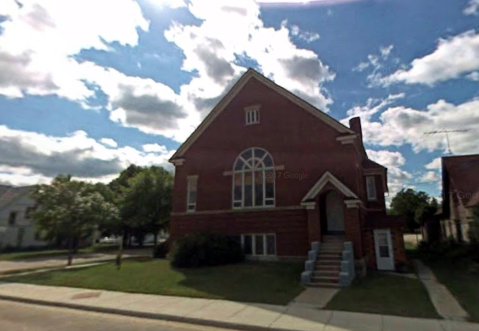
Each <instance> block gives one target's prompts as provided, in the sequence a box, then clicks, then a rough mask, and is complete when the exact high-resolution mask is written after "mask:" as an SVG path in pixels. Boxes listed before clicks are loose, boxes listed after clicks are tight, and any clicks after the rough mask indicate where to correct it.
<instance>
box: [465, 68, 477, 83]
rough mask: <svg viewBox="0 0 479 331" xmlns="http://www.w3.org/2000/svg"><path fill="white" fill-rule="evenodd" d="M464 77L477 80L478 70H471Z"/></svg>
mask: <svg viewBox="0 0 479 331" xmlns="http://www.w3.org/2000/svg"><path fill="white" fill-rule="evenodd" d="M466 78H467V79H469V80H472V81H474V82H477V81H479V71H474V72H471V73H470V74H468V75H466Z"/></svg>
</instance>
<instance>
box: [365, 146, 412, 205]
mask: <svg viewBox="0 0 479 331" xmlns="http://www.w3.org/2000/svg"><path fill="white" fill-rule="evenodd" d="M366 153H367V154H368V156H369V158H370V159H371V160H373V161H375V162H377V163H379V164H381V165H383V166H385V167H386V168H388V187H389V197H390V198H391V197H393V196H394V195H395V194H396V193H397V192H399V191H400V190H401V189H403V188H408V187H413V185H412V184H411V180H412V179H413V175H412V174H411V173H409V172H407V171H405V170H403V169H402V166H404V165H405V164H406V159H405V158H404V156H403V155H402V154H401V153H400V152H391V151H387V150H379V151H376V150H372V149H368V150H366Z"/></svg>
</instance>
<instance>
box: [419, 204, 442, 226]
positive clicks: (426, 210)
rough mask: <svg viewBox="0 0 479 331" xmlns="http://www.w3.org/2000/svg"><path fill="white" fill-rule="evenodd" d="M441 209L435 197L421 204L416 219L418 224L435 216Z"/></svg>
mask: <svg viewBox="0 0 479 331" xmlns="http://www.w3.org/2000/svg"><path fill="white" fill-rule="evenodd" d="M438 209H439V204H438V202H437V200H436V199H435V198H432V199H430V201H428V202H427V203H424V204H420V205H419V206H418V207H417V209H416V211H415V213H414V220H415V221H416V223H417V224H420V225H423V224H424V223H425V222H426V221H427V220H429V219H431V218H432V217H434V215H435V214H436V213H437V211H438Z"/></svg>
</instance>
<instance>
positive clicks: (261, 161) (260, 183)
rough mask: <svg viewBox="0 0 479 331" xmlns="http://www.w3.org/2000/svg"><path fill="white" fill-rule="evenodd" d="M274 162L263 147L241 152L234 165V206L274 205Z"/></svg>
mask: <svg viewBox="0 0 479 331" xmlns="http://www.w3.org/2000/svg"><path fill="white" fill-rule="evenodd" d="M274 176H275V174H274V164H273V158H272V157H271V155H270V154H269V153H268V152H267V151H265V150H264V149H262V148H257V147H254V148H250V149H247V150H246V151H244V152H243V153H241V155H240V156H238V158H237V159H236V162H235V164H234V167H233V208H251V207H263V206H274Z"/></svg>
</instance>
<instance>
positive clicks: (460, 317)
mask: <svg viewBox="0 0 479 331" xmlns="http://www.w3.org/2000/svg"><path fill="white" fill-rule="evenodd" d="M413 263H414V265H415V266H416V270H417V274H418V277H419V279H420V280H421V282H422V283H423V284H424V287H425V288H426V290H427V292H428V293H429V297H430V298H431V302H432V304H433V305H434V307H435V308H436V311H437V312H438V314H439V315H441V317H443V318H445V319H447V320H455V321H467V319H468V318H469V315H468V314H467V312H466V311H465V310H464V308H462V307H461V305H460V304H459V302H457V300H456V298H455V297H454V296H453V295H452V294H451V292H449V290H448V289H447V287H446V286H444V285H443V284H441V283H440V282H439V281H438V280H437V278H436V276H435V275H434V273H433V272H432V270H431V269H429V268H428V267H427V266H426V265H425V264H424V263H423V262H422V261H421V260H413Z"/></svg>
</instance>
